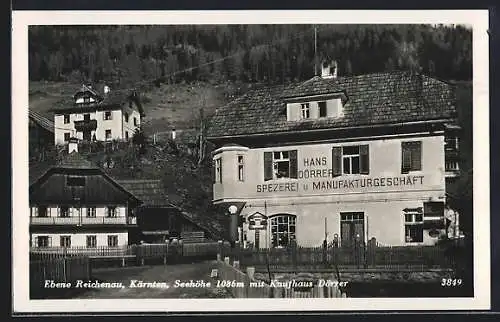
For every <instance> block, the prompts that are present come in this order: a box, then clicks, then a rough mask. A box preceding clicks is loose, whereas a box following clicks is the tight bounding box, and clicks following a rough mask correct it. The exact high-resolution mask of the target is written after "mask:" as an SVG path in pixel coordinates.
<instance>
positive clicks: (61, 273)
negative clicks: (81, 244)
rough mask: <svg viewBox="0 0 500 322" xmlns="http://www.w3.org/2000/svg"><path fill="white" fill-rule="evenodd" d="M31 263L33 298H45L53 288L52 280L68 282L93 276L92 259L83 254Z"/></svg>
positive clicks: (31, 292) (31, 293)
mask: <svg viewBox="0 0 500 322" xmlns="http://www.w3.org/2000/svg"><path fill="white" fill-rule="evenodd" d="M29 265H30V266H29V269H30V296H31V298H39V297H42V298H43V297H44V296H45V295H46V293H47V292H49V291H50V290H51V285H50V283H51V282H52V281H53V282H54V283H64V284H66V283H75V282H76V281H77V280H89V279H90V277H91V266H90V261H89V259H88V258H87V257H82V256H72V257H66V258H52V259H49V260H47V259H45V260H35V261H33V260H32V261H30V263H29ZM46 283H49V285H47V287H46V285H45V284H46Z"/></svg>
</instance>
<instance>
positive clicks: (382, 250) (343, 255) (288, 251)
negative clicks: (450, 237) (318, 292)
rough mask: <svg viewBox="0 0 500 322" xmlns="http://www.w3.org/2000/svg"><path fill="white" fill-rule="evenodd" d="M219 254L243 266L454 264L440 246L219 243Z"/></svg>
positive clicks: (419, 267)
mask: <svg viewBox="0 0 500 322" xmlns="http://www.w3.org/2000/svg"><path fill="white" fill-rule="evenodd" d="M220 254H221V257H222V258H223V257H225V256H229V257H231V258H232V259H235V260H238V261H239V263H240V265H241V266H242V267H248V266H254V267H256V268H266V269H267V268H269V269H271V270H280V269H292V270H295V269H331V268H338V269H350V268H352V269H361V268H363V269H370V268H371V269H402V268H407V269H412V270H426V269H433V268H453V267H454V266H455V261H456V258H453V257H451V256H448V255H447V249H446V248H445V247H439V246H378V245H377V244H376V243H372V244H370V243H369V244H368V245H363V244H359V245H355V246H353V247H335V246H332V245H329V246H326V247H297V246H295V247H287V248H280V249H244V248H240V247H235V248H230V247H227V246H223V247H222V246H221V247H220Z"/></svg>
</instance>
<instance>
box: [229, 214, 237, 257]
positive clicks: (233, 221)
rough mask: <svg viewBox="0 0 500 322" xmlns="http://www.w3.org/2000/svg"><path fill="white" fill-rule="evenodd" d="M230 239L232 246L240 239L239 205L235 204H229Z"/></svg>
mask: <svg viewBox="0 0 500 322" xmlns="http://www.w3.org/2000/svg"><path fill="white" fill-rule="evenodd" d="M228 210H229V214H230V221H229V241H230V242H231V246H233V247H234V244H235V242H236V241H237V240H238V216H237V212H238V207H236V206H235V205H231V206H229V209H228Z"/></svg>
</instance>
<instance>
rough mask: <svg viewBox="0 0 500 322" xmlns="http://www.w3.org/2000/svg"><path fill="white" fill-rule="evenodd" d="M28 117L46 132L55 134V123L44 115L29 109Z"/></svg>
mask: <svg viewBox="0 0 500 322" xmlns="http://www.w3.org/2000/svg"><path fill="white" fill-rule="evenodd" d="M28 117H29V118H30V119H31V120H32V121H33V122H35V123H36V124H38V125H39V126H40V127H42V128H44V129H45V130H47V131H49V132H51V133H54V122H53V121H51V120H49V119H48V118H46V117H45V116H43V115H42V114H40V113H38V112H35V111H34V110H32V109H31V108H29V109H28Z"/></svg>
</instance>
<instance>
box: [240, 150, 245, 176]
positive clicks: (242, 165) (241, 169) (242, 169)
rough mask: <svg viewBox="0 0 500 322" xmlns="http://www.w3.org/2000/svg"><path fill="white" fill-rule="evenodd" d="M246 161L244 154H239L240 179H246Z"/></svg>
mask: <svg viewBox="0 0 500 322" xmlns="http://www.w3.org/2000/svg"><path fill="white" fill-rule="evenodd" d="M244 170H245V161H244V159H243V156H242V155H238V181H245V176H244Z"/></svg>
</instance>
